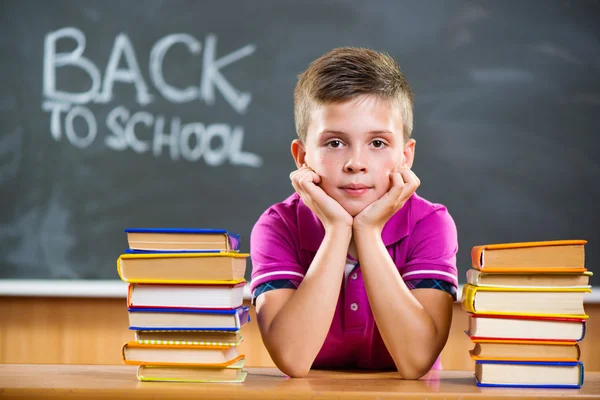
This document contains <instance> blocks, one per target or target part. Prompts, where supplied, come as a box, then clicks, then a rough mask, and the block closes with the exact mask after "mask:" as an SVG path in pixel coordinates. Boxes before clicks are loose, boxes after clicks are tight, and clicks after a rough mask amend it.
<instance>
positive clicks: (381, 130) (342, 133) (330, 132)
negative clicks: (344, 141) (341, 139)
mask: <svg viewBox="0 0 600 400" xmlns="http://www.w3.org/2000/svg"><path fill="white" fill-rule="evenodd" d="M328 133H329V134H334V135H347V133H346V132H344V131H336V130H333V129H325V130H323V131H322V132H321V135H325V134H328ZM367 133H368V134H370V135H381V134H388V135H393V134H394V132H392V131H388V130H387V129H379V130H375V131H370V132H367Z"/></svg>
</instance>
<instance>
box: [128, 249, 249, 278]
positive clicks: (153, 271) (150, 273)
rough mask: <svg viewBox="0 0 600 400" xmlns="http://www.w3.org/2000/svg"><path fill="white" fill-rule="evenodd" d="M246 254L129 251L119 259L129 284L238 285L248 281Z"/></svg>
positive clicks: (247, 255)
mask: <svg viewBox="0 0 600 400" xmlns="http://www.w3.org/2000/svg"><path fill="white" fill-rule="evenodd" d="M249 256H250V254H247V253H226V252H220V253H126V254H121V256H120V257H119V258H118V259H117V272H118V273H119V277H120V278H121V280H123V281H125V282H129V283H170V284H209V285H232V284H233V285H235V284H238V283H242V282H245V281H246V280H245V279H244V274H245V272H246V259H247V258H248V257H249Z"/></svg>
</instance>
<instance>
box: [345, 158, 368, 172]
mask: <svg viewBox="0 0 600 400" xmlns="http://www.w3.org/2000/svg"><path fill="white" fill-rule="evenodd" d="M366 171H367V164H366V163H365V162H364V161H363V160H362V159H361V158H360V157H352V158H351V159H349V160H348V161H347V162H346V164H345V165H344V172H366Z"/></svg>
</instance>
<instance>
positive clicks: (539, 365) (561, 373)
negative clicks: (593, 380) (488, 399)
mask: <svg viewBox="0 0 600 400" xmlns="http://www.w3.org/2000/svg"><path fill="white" fill-rule="evenodd" d="M475 379H476V381H477V386H505V387H539V388H574V389H577V388H580V387H581V385H583V364H582V363H581V362H573V363H554V362H552V363H551V362H519V361H484V360H479V361H475Z"/></svg>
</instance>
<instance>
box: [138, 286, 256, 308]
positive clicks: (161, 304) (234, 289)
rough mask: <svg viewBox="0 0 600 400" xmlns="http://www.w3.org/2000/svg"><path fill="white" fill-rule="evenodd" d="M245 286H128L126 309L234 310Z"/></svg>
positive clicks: (239, 301) (238, 305)
mask: <svg viewBox="0 0 600 400" xmlns="http://www.w3.org/2000/svg"><path fill="white" fill-rule="evenodd" d="M244 286H245V285H244V283H238V284H228V285H226V284H221V285H206V284H202V285H199V284H196V285H187V284H177V285H171V284H153V283H152V284H146V283H130V284H129V286H128V290H127V307H128V308H160V309H169V308H189V309H209V310H233V309H236V308H238V307H240V306H241V305H242V304H243V301H244Z"/></svg>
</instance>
